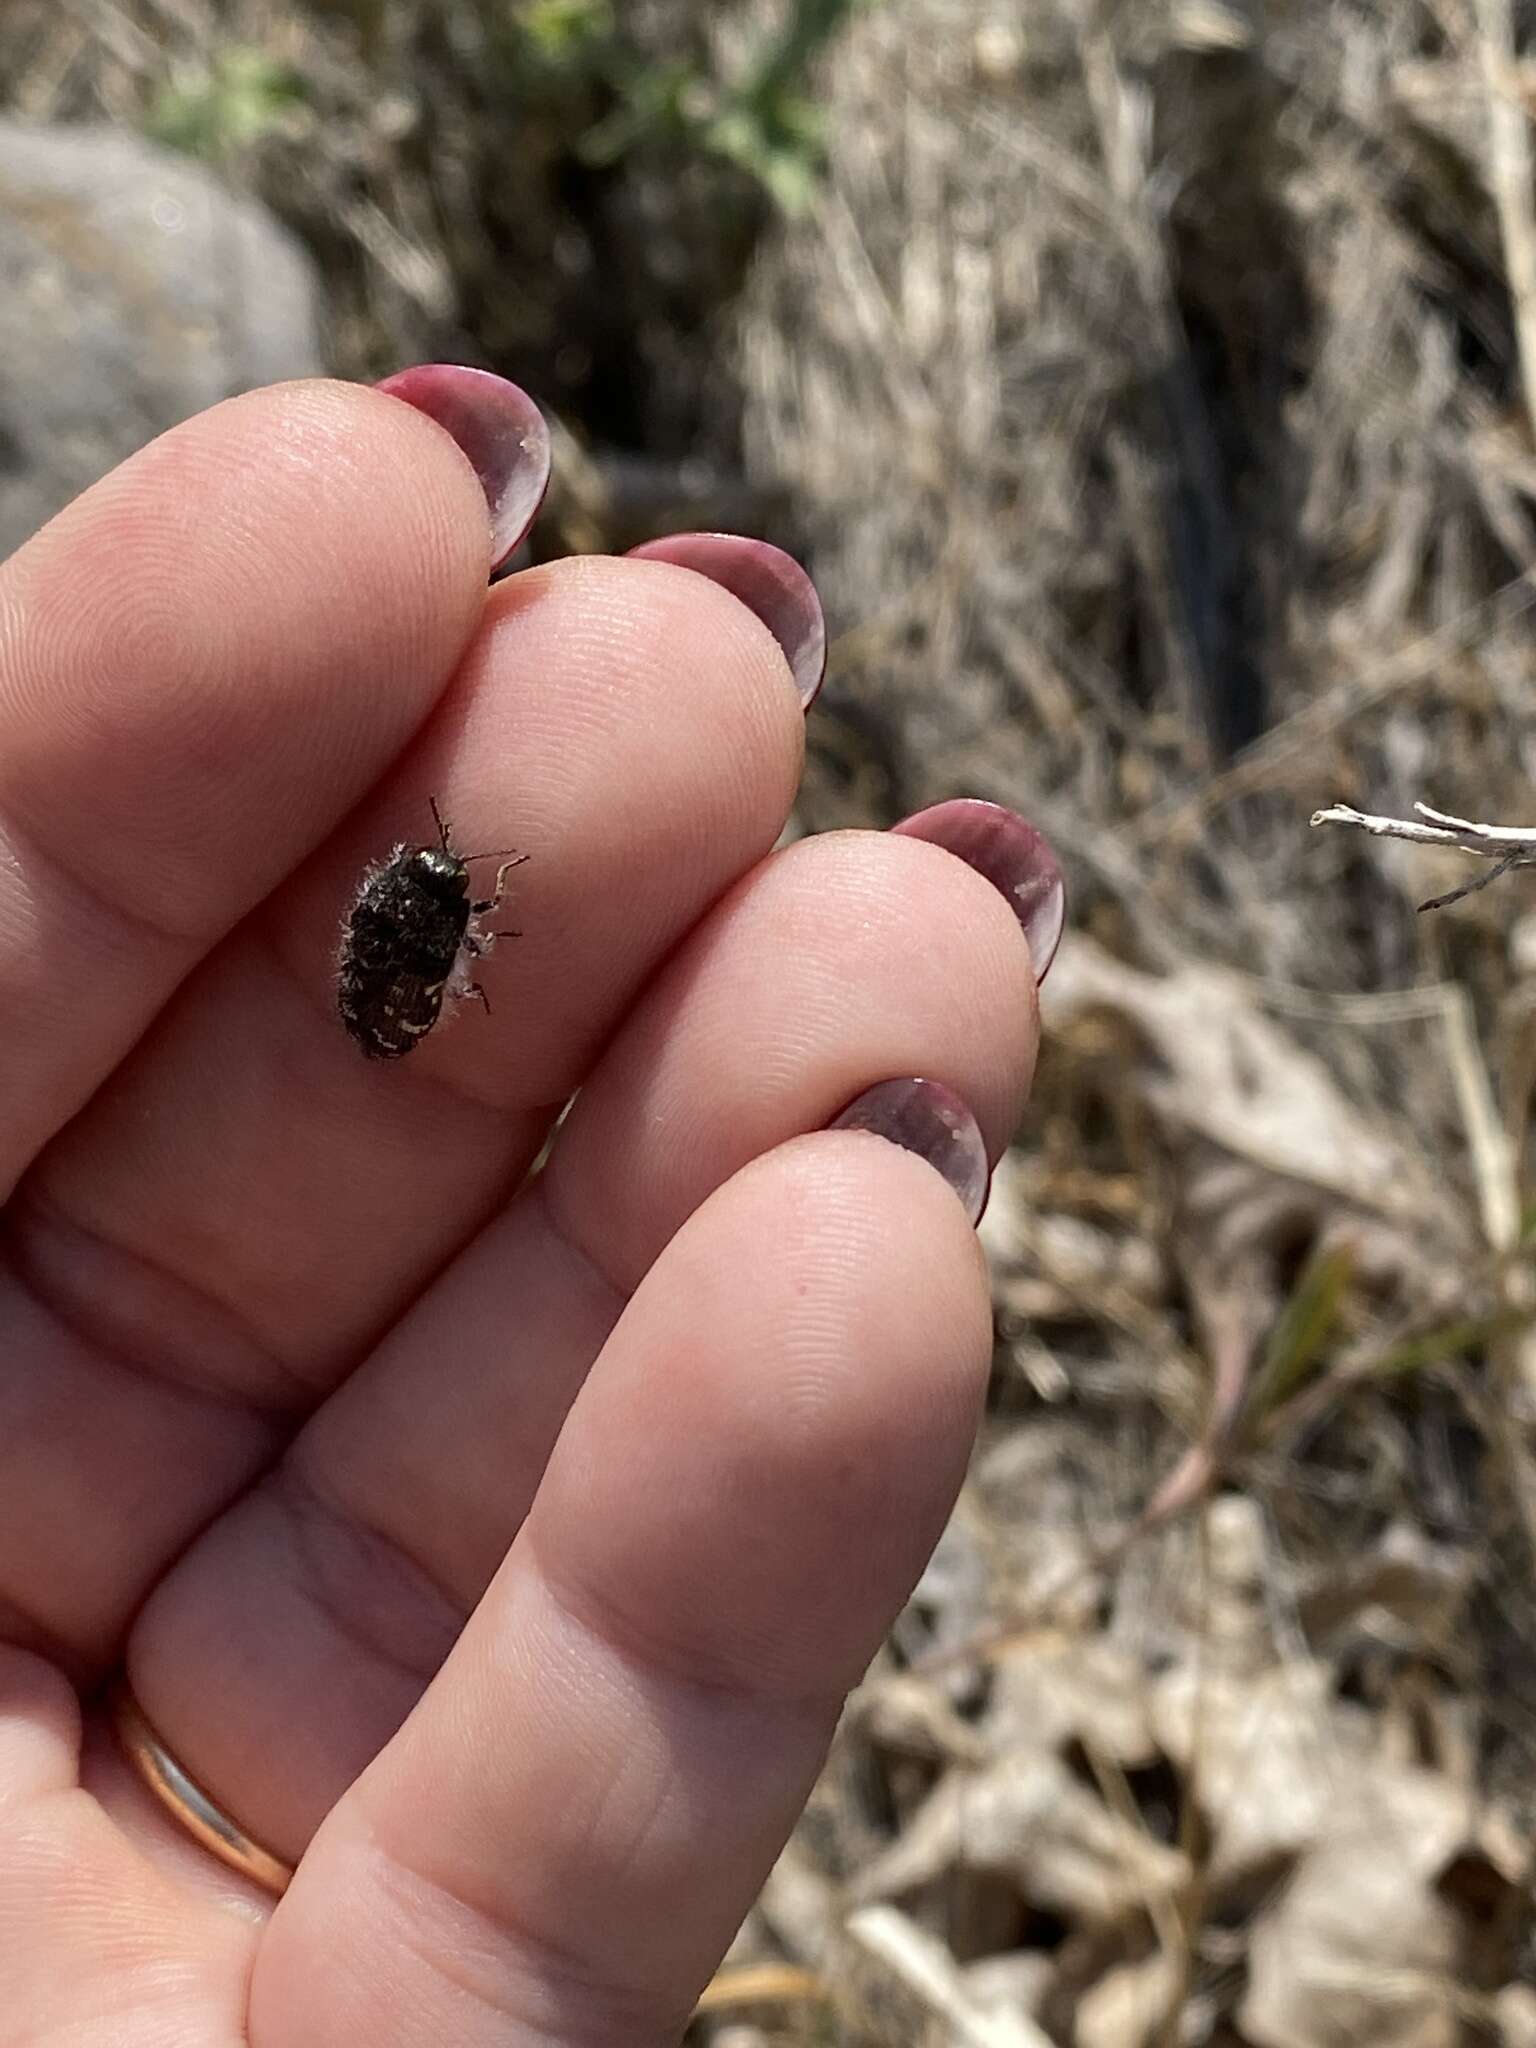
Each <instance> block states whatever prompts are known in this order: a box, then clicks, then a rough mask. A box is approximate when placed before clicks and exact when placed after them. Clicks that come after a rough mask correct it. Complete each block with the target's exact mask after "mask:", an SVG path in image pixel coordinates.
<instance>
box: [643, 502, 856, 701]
mask: <svg viewBox="0 0 1536 2048" xmlns="http://www.w3.org/2000/svg"><path fill="white" fill-rule="evenodd" d="M629 552H630V553H631V554H632V555H635V556H638V557H640V558H641V559H642V560H645V561H650V562H675V563H677V565H678V567H679V568H682V569H696V570H697V571H698V573H699V574H700V575H701V576H707V577H708V578H709V580H710V581H711V582H712V583H718V584H720V585H721V586H722V587H723V588H724V589H726V590H728V591H729V592H730V593H731V595H732V597H739V598H740V599H741V601H742V603H743V604H744V605H745V606H746V607H747V609H748V610H749V611H753V612H756V614H757V616H758V617H759V618H760V619H761V620H762V622H763V624H764V625H765V626H766V627H767V628H768V630H769V632H770V633H771V634H772V635H773V637H774V639H775V640H777V641H778V643H779V645H780V647H782V648H783V650H784V659H785V660H786V661H787V662H788V663H789V669H790V674H791V675H792V676H793V677H794V679H795V688H796V689H797V690H798V691H799V692H800V702H801V703H802V704H803V705H804V706H806V708H807V709H809V707H810V704H811V702H812V700H813V699H814V697H815V695H816V692H817V691H818V690H819V689H820V688H821V679H822V677H823V675H825V673H826V668H827V622H826V618H825V617H824V615H823V613H822V609H821V599H820V598H819V597H818V596H817V595H816V586H815V584H814V583H812V581H811V579H810V577H809V576H807V575H806V573H805V571H804V570H803V569H802V568H801V566H800V564H799V563H798V562H797V561H796V560H795V558H794V556H793V555H786V554H785V552H784V550H783V549H782V548H776V547H774V545H773V544H772V542H771V541H766V540H747V539H744V538H743V537H742V536H741V535H740V534H736V533H669V534H667V535H666V536H665V537H664V538H663V539H661V540H648V541H644V542H642V544H641V545H640V546H639V547H637V548H631V549H630V551H629Z"/></svg>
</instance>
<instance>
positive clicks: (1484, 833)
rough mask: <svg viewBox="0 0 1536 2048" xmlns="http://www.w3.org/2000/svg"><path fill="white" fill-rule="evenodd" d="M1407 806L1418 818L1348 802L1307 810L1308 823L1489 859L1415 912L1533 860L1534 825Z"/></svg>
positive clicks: (1473, 890)
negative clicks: (1480, 820)
mask: <svg viewBox="0 0 1536 2048" xmlns="http://www.w3.org/2000/svg"><path fill="white" fill-rule="evenodd" d="M1413 808H1414V809H1415V810H1416V811H1417V812H1418V814H1419V816H1418V818H1378V817H1373V816H1372V815H1371V814H1370V813H1369V812H1366V811H1357V810H1355V809H1354V807H1353V806H1352V805H1351V804H1330V805H1329V806H1328V808H1327V809H1326V810H1321V811H1314V812H1313V813H1312V823H1313V824H1314V825H1349V826H1352V827H1353V828H1354V829H1355V831H1357V832H1371V833H1374V834H1375V835H1376V836H1377V837H1378V838H1381V839H1408V840H1412V841H1413V843H1414V844H1415V845H1416V846H1453V847H1455V848H1456V850H1457V852H1458V853H1470V854H1473V855H1475V856H1476V857H1477V858H1478V859H1479V860H1487V861H1492V862H1493V866H1492V867H1490V868H1489V869H1488V870H1487V871H1486V872H1485V873H1483V874H1481V875H1478V876H1476V877H1474V879H1473V880H1472V881H1470V882H1464V883H1463V884H1462V885H1461V887H1460V888H1459V889H1451V890H1449V891H1448V892H1447V893H1446V894H1445V895H1444V896H1431V897H1430V898H1429V899H1428V900H1427V901H1426V902H1424V903H1421V904H1420V905H1419V908H1420V910H1443V909H1444V908H1445V907H1446V905H1447V904H1448V903H1459V902H1460V901H1461V899H1462V897H1463V896H1472V895H1475V894H1476V892H1477V891H1478V890H1479V889H1486V888H1487V886H1488V884H1489V883H1490V882H1496V881H1497V880H1498V879H1499V877H1500V875H1507V874H1508V873H1509V871H1510V869H1511V868H1523V867H1530V866H1531V865H1532V864H1533V863H1536V825H1479V824H1477V823H1475V822H1474V821H1473V820H1472V819H1470V818H1453V817H1452V816H1450V814H1449V813H1448V812H1446V811H1436V810H1431V808H1430V806H1429V805H1428V804H1418V803H1416V804H1415V805H1414V807H1413ZM1421 820H1427V821H1428V822H1427V823H1426V822H1420V821H1421Z"/></svg>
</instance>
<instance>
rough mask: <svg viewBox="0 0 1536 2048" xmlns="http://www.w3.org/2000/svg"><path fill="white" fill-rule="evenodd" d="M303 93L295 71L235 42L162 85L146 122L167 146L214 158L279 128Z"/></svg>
mask: <svg viewBox="0 0 1536 2048" xmlns="http://www.w3.org/2000/svg"><path fill="white" fill-rule="evenodd" d="M304 96H305V95H304V83H303V80H302V79H301V78H300V77H299V75H298V73H297V72H295V71H293V70H292V69H291V68H290V67H289V66H287V65H284V64H279V63H276V62H275V61H274V60H273V59H272V58H271V57H270V56H268V55H267V54H266V52H265V51H263V50H258V49H254V48H251V47H248V46H246V45H245V44H239V43H237V44H232V45H230V46H229V47H228V48H227V49H223V50H220V51H218V52H217V53H216V54H215V56H214V57H213V59H212V61H211V62H210V63H209V64H207V65H206V66H200V67H198V68H197V69H195V70H188V71H185V72H181V73H178V74H177V75H176V76H175V77H174V78H173V79H171V80H170V81H169V82H168V83H167V84H166V85H164V86H162V87H161V89H160V92H159V94H158V96H157V98H156V100H155V102H154V104H153V106H152V107H151V109H150V113H149V117H148V121H147V123H146V125H147V127H148V129H149V132H150V133H151V134H152V135H153V136H155V137H156V139H157V140H158V141H160V142H163V143H165V144H166V145H167V146H168V147H169V148H171V149H179V150H181V151H183V152H184V153H185V154H186V155H188V156H197V157H204V158H208V159H210V160H214V161H216V160H218V159H219V158H221V157H223V156H225V155H227V154H228V153H229V152H230V151H231V150H239V149H243V148H248V147H249V146H250V145H251V144H252V143H254V142H259V141H260V140H261V138H262V137H263V136H264V135H267V134H269V133H270V132H271V131H272V130H273V129H275V128H277V127H279V126H281V125H282V123H283V122H284V121H285V120H286V119H287V118H288V117H289V115H290V114H291V112H292V110H293V109H294V108H295V107H297V106H300V105H302V104H303V101H304Z"/></svg>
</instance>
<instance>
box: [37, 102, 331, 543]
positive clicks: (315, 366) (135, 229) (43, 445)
mask: <svg viewBox="0 0 1536 2048" xmlns="http://www.w3.org/2000/svg"><path fill="white" fill-rule="evenodd" d="M319 313H320V289H319V280H318V277H317V274H316V271H315V269H314V267H313V265H312V264H311V262H310V260H309V258H308V257H307V256H306V255H305V253H304V251H303V250H302V249H301V248H300V246H299V244H298V243H297V242H296V241H295V240H294V238H293V237H292V236H291V235H289V234H288V233H287V232H286V231H285V230H284V229H283V228H281V227H279V226H278V224H277V223H276V222H275V221H274V220H273V219H271V218H270V216H268V215H267V214H266V213H265V212H264V211H263V210H262V209H261V208H260V207H259V206H256V205H253V204H252V203H251V202H250V201H248V200H243V199H239V198H236V197H235V196H234V195H233V194H232V193H230V192H228V191H226V190H225V189H224V187H223V186H222V185H220V184H219V182H218V180H217V179H216V178H215V177H213V176H212V174H211V173H210V172H208V171H207V170H205V169H203V168H202V167H201V166H199V165H197V164H195V163H192V162H190V161H189V160H187V159H185V158H182V157H177V156H173V155H170V154H168V153H167V152H165V151H163V150H160V149H157V148H155V147H153V146H151V145H150V144H149V143H146V142H144V141H142V140H140V139H139V138H138V137H136V136H133V135H129V134H125V133H122V132H120V131H118V130H115V129H109V128H50V127H41V126H29V125H27V124H25V123H21V122H14V121H8V120H0V559H3V558H4V557H5V556H6V555H8V554H10V553H11V552H12V551H13V550H14V549H15V548H16V547H18V546H19V545H20V543H21V542H22V541H23V540H25V539H26V538H27V537H28V535H29V534H31V533H33V532H34V531H35V530H36V529H37V528H38V527H39V526H40V525H42V524H43V522H44V521H45V520H47V519H49V518H51V517H52V516H53V514H54V513H55V512H57V511H58V510H59V508H60V507H61V506H62V505H64V504H66V503H67V502H68V500H69V499H70V498H72V497H74V496H75V495H76V493H77V492H79V491H81V490H83V489H84V488H85V487H86V486H87V485H88V484H91V483H93V482H94V481H95V480H96V479H97V478H98V477H99V476H101V475H102V474H103V473H104V472H105V471H106V470H108V469H110V468H111V467H112V465H113V464H114V463H116V462H120V461H121V460H122V459H123V457H124V456H126V455H129V454H131V453H132V452H133V450H134V449H135V448H138V447H140V446H141V445H142V444H143V443H144V442H145V441H147V440H149V439H151V438H152V437H153V436H154V435H155V434H158V433H160V432H162V431H163V430H164V429H165V428H167V427H169V426H173V425H174V424H175V423H176V422H177V421H178V420H182V419H185V418H187V417H188V416H189V415H190V414H192V413H195V412H199V411H201V410H202V409H203V408H204V407H205V406H209V405H212V404H213V403H214V402H215V401H216V400H217V399H220V398H224V397H227V396H228V395H230V394H231V393H232V392H236V391H241V390H245V389H247V388H249V387H251V386H253V385H258V384H268V383H272V382H274V381H275V380H278V379H281V378H285V377H296V376H311V375H314V374H316V373H318V372H319V370H320V369H321V367H322V365H321V350H320V322H319Z"/></svg>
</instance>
